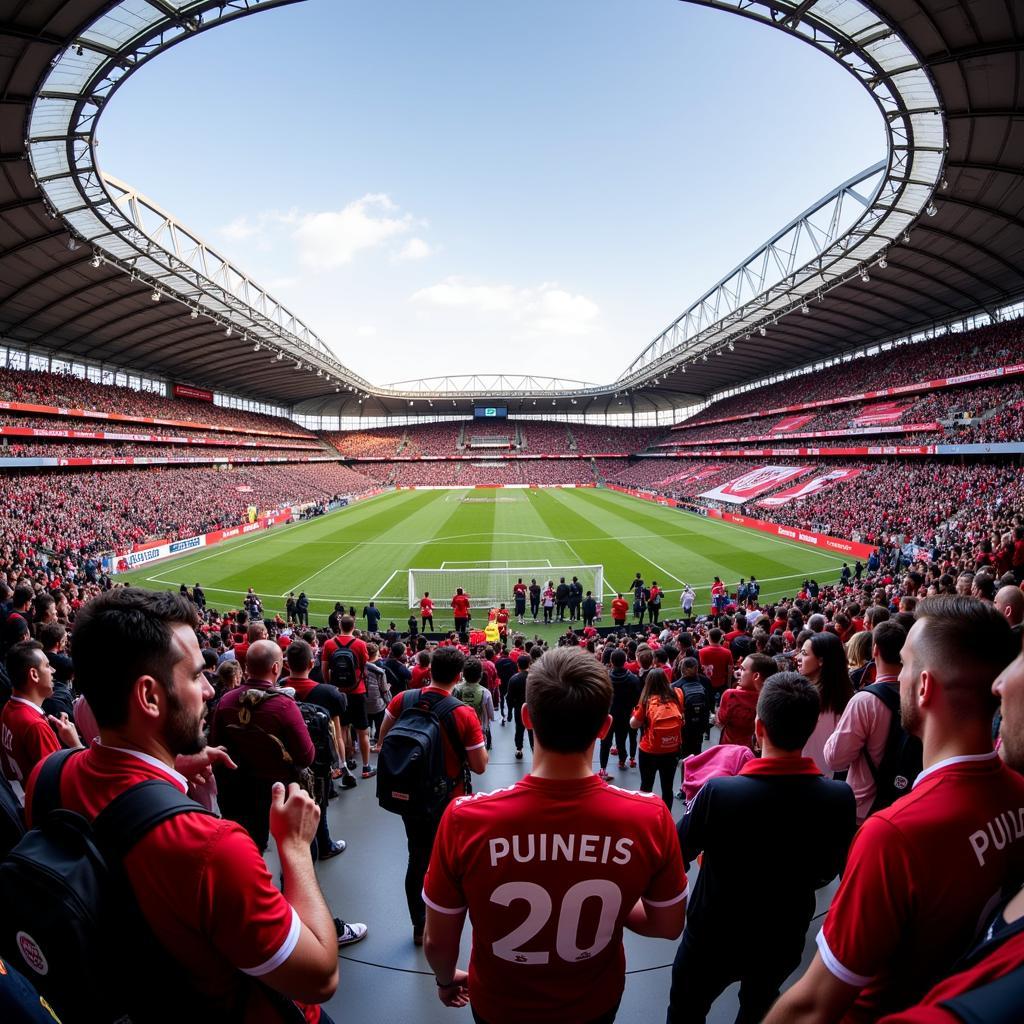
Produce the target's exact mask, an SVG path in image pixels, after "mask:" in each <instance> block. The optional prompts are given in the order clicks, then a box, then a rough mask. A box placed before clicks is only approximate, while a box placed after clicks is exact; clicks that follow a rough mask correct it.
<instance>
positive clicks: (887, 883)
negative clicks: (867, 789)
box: [767, 597, 1024, 1024]
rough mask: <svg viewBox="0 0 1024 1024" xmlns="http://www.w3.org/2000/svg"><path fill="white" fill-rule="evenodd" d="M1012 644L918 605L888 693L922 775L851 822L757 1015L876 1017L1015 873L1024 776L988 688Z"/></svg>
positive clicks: (906, 995) (1023, 852)
mask: <svg viewBox="0 0 1024 1024" xmlns="http://www.w3.org/2000/svg"><path fill="white" fill-rule="evenodd" d="M1015 653H1016V646H1015V644H1014V638H1013V634H1012V633H1011V632H1010V627H1009V626H1008V625H1007V623H1006V621H1005V620H1004V619H1003V618H1002V617H1001V616H1000V615H999V613H998V612H996V610H995V609H994V608H993V607H992V606H991V605H987V604H984V603H982V602H981V601H978V600H976V599H974V598H963V597H932V598H928V599H926V600H924V601H922V602H921V603H920V604H919V605H918V607H917V612H916V621H915V623H914V626H913V628H912V629H911V630H910V633H909V634H908V635H907V640H906V643H905V645H904V647H903V651H902V660H903V668H902V670H901V672H900V701H901V711H902V716H901V717H902V721H903V725H904V728H906V729H907V731H908V732H910V733H912V734H913V735H915V736H918V737H920V739H921V741H922V743H923V746H924V766H925V767H924V771H923V772H921V774H920V775H919V776H918V777H917V780H916V782H915V783H914V787H913V790H912V792H911V793H909V794H908V795H907V796H905V797H903V798H902V799H900V800H897V801H896V802H895V803H894V804H893V805H892V806H891V807H888V808H886V809H884V810H881V811H878V812H877V813H875V814H873V815H871V816H870V817H869V818H868V819H867V820H866V821H865V822H864V824H863V825H862V826H861V828H860V831H859V832H858V833H857V837H856V839H855V840H854V843H853V846H852V848H851V850H850V858H849V861H848V862H847V866H846V869H845V871H844V874H843V881H842V884H841V885H840V887H839V891H838V892H837V893H836V896H835V899H834V900H833V901H832V906H831V908H830V909H829V912H828V915H827V917H826V918H825V924H824V927H823V928H822V930H821V931H820V932H819V934H818V952H817V953H816V954H815V956H814V960H813V961H812V962H811V965H810V967H809V968H808V969H807V971H806V972H805V974H804V976H803V977H802V978H801V979H800V980H799V981H798V982H797V983H796V985H794V986H793V988H791V989H790V990H789V991H788V992H786V994H785V995H783V996H782V998H781V999H780V1000H779V1001H778V1002H777V1003H776V1004H775V1006H774V1008H773V1009H772V1011H771V1013H770V1014H769V1015H768V1018H767V1021H768V1024H784V1022H786V1024H789V1022H803V1021H814V1022H832V1021H839V1020H843V1021H851V1022H861V1021H864V1022H867V1021H875V1020H877V1019H878V1018H879V1017H880V1016H882V1015H884V1014H885V1013H890V1012H895V1011H898V1010H902V1009H905V1008H906V1007H908V1006H910V1005H912V1004H913V1003H914V1002H916V1001H917V1000H919V999H920V998H921V996H922V995H923V994H924V993H925V992H926V991H927V990H928V988H929V987H930V986H931V985H932V984H933V983H934V981H935V980H936V978H938V977H939V976H941V974H942V973H943V972H945V971H948V970H949V969H950V967H951V966H952V965H953V963H954V962H955V960H956V958H957V957H958V956H961V955H962V954H963V953H964V952H966V951H967V949H968V947H969V945H970V943H971V942H972V941H973V939H974V936H975V934H976V931H977V928H978V922H979V918H980V917H981V915H982V914H983V913H984V912H985V910H986V908H987V907H990V906H991V905H992V902H993V901H994V899H995V898H996V897H998V895H999V893H1000V891H1001V890H1002V888H1003V887H1004V886H1005V885H1007V884H1009V883H1013V882H1016V881H1019V879H1020V878H1021V876H1022V874H1024V836H1021V835H1020V834H1019V833H1016V832H1014V831H1013V830H1012V829H1009V828H1008V826H1007V824H1006V822H1007V820H1008V819H1009V818H1014V819H1016V817H1017V816H1018V815H1019V812H1020V808H1021V806H1024V778H1022V777H1021V776H1020V775H1018V774H1016V773H1015V772H1013V771H1011V770H1010V769H1009V768H1007V767H1006V766H1005V765H1004V764H1002V762H1001V761H1000V760H999V758H998V756H997V755H996V753H995V751H993V749H992V716H993V713H994V711H995V708H996V701H995V699H994V698H993V695H992V687H993V683H994V682H995V680H996V677H997V676H999V674H1000V673H1001V672H1002V670H1003V669H1004V668H1005V667H1006V666H1007V665H1008V664H1009V663H1010V661H1011V660H1012V659H1013V657H1014V654H1015ZM937 851H941V856H939V855H938V853H937ZM882 894H884V897H885V898H882Z"/></svg>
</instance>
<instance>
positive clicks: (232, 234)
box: [218, 216, 261, 242]
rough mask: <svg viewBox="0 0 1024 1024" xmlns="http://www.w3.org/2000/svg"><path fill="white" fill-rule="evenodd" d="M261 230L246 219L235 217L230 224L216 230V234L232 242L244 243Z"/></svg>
mask: <svg viewBox="0 0 1024 1024" xmlns="http://www.w3.org/2000/svg"><path fill="white" fill-rule="evenodd" d="M260 231H261V228H260V227H259V226H257V225H256V224H253V223H252V221H250V220H249V218H248V217H245V216H242V217H236V218H235V219H234V220H233V221H231V223H230V224H225V225H224V226H223V227H222V228H219V229H218V234H220V235H222V236H223V237H224V238H228V239H230V240H231V241H232V242H244V241H245V240H246V239H248V238H252V237H254V236H255V235H258V234H259V233H260Z"/></svg>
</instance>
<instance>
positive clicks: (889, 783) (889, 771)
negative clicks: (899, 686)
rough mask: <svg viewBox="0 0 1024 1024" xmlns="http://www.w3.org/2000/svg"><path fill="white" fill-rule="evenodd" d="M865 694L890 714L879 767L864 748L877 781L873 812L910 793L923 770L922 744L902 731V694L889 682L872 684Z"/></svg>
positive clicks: (872, 806)
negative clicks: (885, 708) (880, 703)
mask: <svg viewBox="0 0 1024 1024" xmlns="http://www.w3.org/2000/svg"><path fill="white" fill-rule="evenodd" d="M863 692H865V693H871V694H874V695H875V696H876V697H877V698H878V699H879V700H880V701H881V702H882V703H883V704H884V705H885V706H886V707H887V708H888V709H889V710H890V711H891V712H892V714H891V715H890V722H889V735H888V737H886V741H885V749H884V750H883V751H882V760H881V761H880V762H879V763H878V765H877V766H876V765H875V764H874V763H873V762H872V760H871V758H870V757H869V756H868V752H867V750H866V749H865V751H864V757H865V760H866V761H867V764H868V768H869V770H870V771H871V777H872V778H873V779H874V780H875V787H876V788H875V799H874V802H873V803H872V805H871V813H872V814H874V813H875V811H880V810H881V809H882V808H883V807H888V806H889V805H890V804H892V803H894V802H895V801H896V800H898V799H899V798H900V797H901V796H903V795H905V794H906V793H909V792H910V787H911V786H912V785H913V784H914V779H916V778H917V777H918V775H920V774H921V770H922V768H923V767H924V766H923V762H922V758H923V750H922V747H921V741H920V740H919V739H918V738H917V737H916V736H911V735H910V733H908V732H907V731H906V729H904V728H903V723H902V720H901V718H900V695H899V693H898V692H897V691H896V690H895V689H894V688H893V687H891V686H890V685H889V684H888V683H872V684H871V685H870V686H865V687H863Z"/></svg>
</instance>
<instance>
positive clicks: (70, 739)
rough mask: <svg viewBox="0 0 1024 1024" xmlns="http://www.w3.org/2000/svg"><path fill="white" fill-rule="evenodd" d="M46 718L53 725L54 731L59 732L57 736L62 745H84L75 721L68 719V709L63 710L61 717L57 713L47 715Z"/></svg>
mask: <svg viewBox="0 0 1024 1024" xmlns="http://www.w3.org/2000/svg"><path fill="white" fill-rule="evenodd" d="M46 720H47V721H48V722H49V723H50V725H52V726H53V729H54V732H56V733H57V738H58V739H59V740H60V742H61V745H62V746H65V747H80V746H81V745H82V741H81V740H79V738H78V730H77V729H76V728H75V723H74V722H70V721H68V715H67V712H66V711H62V712H61V713H60V717H59V718H58V717H57V716H56V715H47V716H46Z"/></svg>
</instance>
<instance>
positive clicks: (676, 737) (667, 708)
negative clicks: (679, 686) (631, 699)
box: [647, 697, 685, 754]
mask: <svg viewBox="0 0 1024 1024" xmlns="http://www.w3.org/2000/svg"><path fill="white" fill-rule="evenodd" d="M684 721H685V719H684V717H683V706H682V704H681V703H680V702H679V698H678V697H677V698H675V699H674V700H669V701H663V700H661V699H660V698H652V699H651V700H649V701H648V702H647V732H648V736H649V739H650V744H651V747H652V749H653V752H654V753H655V754H674V753H675V752H676V751H677V750H678V749H679V748H680V747H681V746H682V743H683V723H684Z"/></svg>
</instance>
